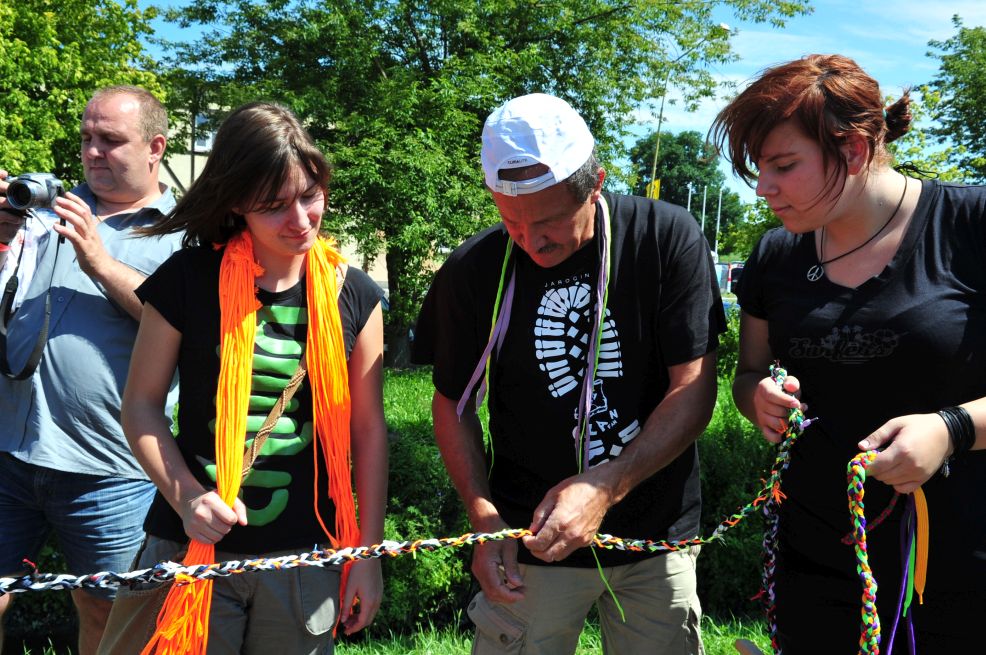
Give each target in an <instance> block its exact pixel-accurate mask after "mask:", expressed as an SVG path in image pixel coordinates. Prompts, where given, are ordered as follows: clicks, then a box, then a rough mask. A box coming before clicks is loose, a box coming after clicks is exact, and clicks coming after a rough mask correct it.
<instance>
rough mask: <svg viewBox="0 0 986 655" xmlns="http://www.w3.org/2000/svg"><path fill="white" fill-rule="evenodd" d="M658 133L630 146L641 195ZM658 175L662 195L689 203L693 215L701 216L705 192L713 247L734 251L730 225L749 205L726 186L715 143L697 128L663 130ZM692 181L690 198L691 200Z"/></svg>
mask: <svg viewBox="0 0 986 655" xmlns="http://www.w3.org/2000/svg"><path fill="white" fill-rule="evenodd" d="M656 139H657V133H656V132H652V133H651V134H649V135H647V136H645V137H644V138H642V139H640V140H638V141H637V143H635V144H634V145H633V146H632V147H631V149H630V164H631V175H632V179H633V180H634V182H633V185H632V187H631V188H632V189H633V191H634V193H636V194H638V195H646V193H645V192H646V189H645V187H646V184H647V183H649V182H650V175H651V167H652V166H653V164H654V148H655V142H656ZM656 170H657V178H658V179H660V180H661V187H660V198H661V200H666V201H668V202H671V203H674V204H676V205H681V206H682V207H690V208H691V212H692V215H694V216H695V218H696V219H698V220H699V221H701V220H702V194H703V191H704V192H705V194H706V202H705V220H704V222H703V225H704V226H705V238H706V239H708V240H709V244H710V245H711V246H712V248H713V249H715V247H716V243H717V242H718V245H719V250H720V251H722V252H732V244H730V243H729V242H728V241H727V240H726V238H725V237H726V234H728V232H729V229H728V228H729V226H731V225H734V224H735V223H737V222H738V221H739V220H741V219H742V217H743V214H744V212H745V211H746V208H745V206H744V204H743V202H742V200H740V197H739V194H737V193H735V192H734V191H729V190H728V189H726V188H725V187H726V176H725V175H724V174H723V172H722V171H721V170H719V156H718V154H717V153H716V151H715V147H713V146H712V144H710V143H708V142H706V140H705V138H704V137H703V136H702V135H701V134H699V133H698V132H695V131H686V132H679V133H678V134H662V135H661V148H660V151H659V152H658V158H657V169H656ZM689 185H690V186H691V199H690V200H689ZM719 189H723V193H722V210H721V216H720V220H719V233H718V234H716V214H717V213H719V211H720V210H719Z"/></svg>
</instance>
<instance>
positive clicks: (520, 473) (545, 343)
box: [413, 194, 724, 567]
mask: <svg viewBox="0 0 986 655" xmlns="http://www.w3.org/2000/svg"><path fill="white" fill-rule="evenodd" d="M604 196H605V199H606V201H607V202H608V203H609V207H610V213H611V217H612V240H613V243H612V250H611V252H612V253H613V261H612V267H611V270H612V273H611V275H612V277H611V281H610V285H609V289H610V290H609V300H608V302H607V307H606V315H605V317H604V319H603V329H602V342H601V346H600V356H599V366H598V369H597V374H596V379H595V384H594V385H593V392H592V394H593V400H592V409H591V414H590V421H589V429H588V439H589V443H588V456H589V461H588V466H590V467H591V466H596V465H598V464H600V463H602V462H605V461H607V460H608V459H611V458H614V457H618V456H619V455H620V453H621V452H622V451H623V449H624V448H626V446H627V445H628V444H630V443H631V442H632V440H633V439H634V438H635V437H636V436H637V435H638V434H639V432H640V430H641V426H642V425H643V423H644V422H645V421H646V420H647V418H648V416H649V415H650V413H651V411H652V410H653V409H654V408H655V407H656V406H657V405H658V403H660V401H661V399H662V398H663V397H664V394H665V393H666V391H667V389H668V386H669V378H668V367H669V366H672V365H675V364H682V363H685V362H688V361H691V360H693V359H695V358H697V357H701V356H703V355H705V354H706V353H708V352H710V351H712V350H714V349H715V348H716V346H717V345H718V334H719V333H720V332H721V331H722V329H723V321H724V319H723V314H722V304H721V301H720V298H719V293H718V288H717V286H716V285H715V283H714V282H713V277H714V276H713V273H712V263H711V259H710V257H709V248H708V244H707V242H706V241H705V238H704V237H703V236H702V235H701V233H700V231H699V229H698V226H697V224H696V221H695V219H694V218H692V217H691V216H690V215H689V214H688V213H687V212H686V211H685V210H684V209H682V208H680V207H675V206H673V205H669V204H667V203H663V202H652V201H649V200H645V199H642V198H635V197H631V196H620V195H613V194H604ZM600 216H601V212H600V211H599V210H598V209H597V224H596V233H597V235H598V234H599V232H600V231H601V230H602V224H601V218H600ZM506 243H507V235H506V232H505V230H504V229H503V227H502V225H497V226H494V227H492V228H490V229H488V230H486V231H484V232H482V233H480V234H478V235H476V236H474V237H472V238H471V239H469V240H468V241H466V242H465V243H464V244H463V245H462V246H460V247H459V248H457V249H456V251H455V252H454V253H453V254H452V255H451V256H450V257H449V260H448V261H447V262H446V264H445V265H444V266H443V267H442V269H441V270H440V271H439V272H438V274H437V275H436V277H435V280H434V282H433V284H432V288H431V290H430V291H429V293H428V296H427V298H426V300H425V303H424V306H423V308H422V311H421V315H420V317H419V319H418V324H417V329H416V334H415V342H414V353H413V358H414V360H415V361H416V362H418V363H433V364H434V373H433V379H434V383H435V387H436V388H437V389H438V391H440V392H441V393H442V394H443V395H445V396H446V397H448V398H451V399H453V400H456V401H457V400H458V399H459V398H460V396H461V395H462V393H463V391H464V390H465V387H466V385H467V384H468V381H469V378H470V376H471V374H472V372H473V370H474V368H475V366H476V363H477V362H478V360H479V358H480V356H481V354H482V351H483V348H484V347H485V346H486V343H487V340H488V338H489V333H490V324H491V318H492V312H493V304H494V300H495V297H496V290H497V285H498V281H499V274H500V270H501V264H502V262H503V256H504V251H505V247H506ZM599 243H600V239H599V238H598V237H596V238H594V239H593V240H592V242H590V243H589V244H587V245H586V246H585V247H583V248H582V249H580V250H578V251H577V252H576V253H575V254H573V255H572V256H571V257H569V258H568V259H567V260H565V261H564V262H562V263H561V264H559V265H557V266H554V267H552V268H549V269H546V268H541V267H539V266H538V265H536V264H535V263H534V262H533V261H532V260H531V259H530V258H529V257H528V256H527V255H526V254H524V253H523V251H522V250H521V249H519V248H514V255H512V259H513V261H514V264H513V265H514V266H515V267H516V275H517V278H516V291H515V297H514V300H513V303H512V306H511V317H510V324H509V326H508V329H507V333H506V338H505V340H504V343H503V345H502V347H501V349H500V350H499V352H498V353H497V354H495V356H494V358H493V364H492V367H491V373H490V389H491V390H490V397H489V408H490V432H491V434H492V437H493V438H492V449H491V452H490V453H489V458H490V460H491V461H492V469H491V472H490V487H491V491H492V494H493V500H494V502H495V504H496V506H497V509H498V510H499V512H500V514H501V515H502V516H503V518H504V520H506V522H507V523H508V524H509V525H511V526H512V527H519V528H526V527H528V526H529V525H530V522H531V517H532V514H533V511H534V509H535V507H536V506H537V505H538V503H540V501H541V500H542V499H543V498H544V495H545V493H546V492H547V491H548V490H549V489H550V488H551V487H552V486H554V485H555V484H557V483H558V482H560V481H561V480H563V479H565V478H568V477H570V476H572V475H576V474H577V473H578V471H579V455H578V453H579V442H578V440H577V438H576V436H575V433H574V431H575V428H576V408H577V404H578V398H579V395H580V393H581V389H582V383H583V376H584V375H585V370H586V352H587V346H588V342H589V339H592V338H594V335H593V334H591V332H592V323H593V309H594V307H595V303H596V300H597V299H596V282H597V276H598V274H599V266H600V264H599V263H600V253H599ZM700 512H701V494H700V488H699V477H698V457H697V452H696V449H695V448H694V446H693V447H690V448H687V449H686V450H685V452H684V453H682V455H681V456H679V457H678V458H677V459H675V460H674V461H673V462H671V463H670V464H669V465H668V466H666V467H665V468H664V469H662V470H661V471H659V472H658V473H656V474H655V475H653V476H652V477H650V478H649V479H647V480H646V481H644V482H643V483H641V484H640V485H639V486H638V487H637V488H636V489H634V490H633V491H632V492H631V493H630V494H628V495H627V497H626V498H624V500H623V501H621V502H620V503H619V504H617V505H616V506H614V507H613V508H611V509H610V511H609V512H608V514H607V516H606V518H605V519H604V521H603V524H602V527H601V531H602V532H605V533H609V534H613V535H615V536H619V537H624V538H647V539H666V538H669V539H675V540H677V539H686V538H690V537H693V536H695V535H696V534H697V531H698V526H699V515H700ZM599 556H600V561H601V562H602V563H603V564H604V565H615V564H623V563H628V562H633V561H638V560H639V558H640V555H639V554H629V553H621V552H618V551H605V550H604V551H600V552H599ZM520 559H521V561H522V562H525V563H530V564H543V562H542V561H541V560H537V559H535V558H533V557H532V556H531V555H530V554H529V553H528V552H527V551H526V549H523V548H521V549H520ZM561 564H562V565H565V566H583V567H585V566H594V565H595V560H594V559H593V557H592V554H591V553H590V552H589V549H587V548H586V549H580V550H579V551H577V552H575V553H573V554H572V555H571V556H570V557H569V558H567V559H566V560H565V561H564V562H562V563H561Z"/></svg>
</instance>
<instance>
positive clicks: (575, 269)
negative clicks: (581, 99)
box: [414, 94, 724, 655]
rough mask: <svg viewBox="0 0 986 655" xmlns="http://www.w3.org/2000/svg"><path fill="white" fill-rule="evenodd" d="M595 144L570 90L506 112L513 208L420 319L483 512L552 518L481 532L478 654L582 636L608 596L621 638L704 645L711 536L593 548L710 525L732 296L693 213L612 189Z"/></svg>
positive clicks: (504, 203)
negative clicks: (702, 548)
mask: <svg viewBox="0 0 986 655" xmlns="http://www.w3.org/2000/svg"><path fill="white" fill-rule="evenodd" d="M594 146H595V142H594V140H593V137H592V134H591V133H590V132H589V129H588V127H587V126H586V124H585V121H584V120H583V119H582V117H581V116H579V114H578V113H577V112H576V111H575V110H574V109H572V107H571V106H569V105H568V104H567V103H566V102H564V101H563V100H560V99H558V98H554V97H552V96H548V95H544V94H532V95H527V96H522V97H519V98H515V99H513V100H510V101H509V102H507V103H505V104H504V105H502V106H501V107H499V108H497V109H496V110H494V111H493V113H492V114H490V116H489V118H488V119H487V121H486V125H485V126H484V128H483V147H482V163H483V172H484V174H485V177H486V185H487V186H488V187H489V189H490V191H491V192H492V195H493V201H494V202H495V203H496V206H497V208H498V209H499V212H500V216H501V218H502V220H503V222H502V223H501V224H498V225H496V226H494V227H492V228H489V229H487V230H484V231H483V232H481V233H479V234H477V235H475V236H473V237H472V238H470V239H468V240H467V241H466V242H465V243H463V244H462V245H461V246H460V247H459V248H457V249H456V250H455V252H453V253H452V255H451V256H450V257H449V259H448V261H447V262H446V263H445V265H443V266H442V268H441V270H440V271H439V272H438V274H437V275H436V276H435V280H434V283H433V284H432V288H431V290H430V291H429V293H428V296H427V298H426V299H425V303H424V306H423V307H422V311H421V316H420V317H419V320H418V326H417V331H416V338H415V344H414V348H415V350H414V359H415V360H416V361H417V362H419V363H431V364H433V365H434V373H433V381H434V384H435V396H434V401H433V404H432V413H433V416H434V422H435V434H436V438H437V440H438V445H439V448H440V450H441V452H442V456H443V458H444V460H445V465H446V467H447V468H448V471H449V475H450V476H451V478H452V481H453V483H454V484H455V486H456V489H457V490H458V492H459V494H460V496H461V497H462V499H463V502H464V503H465V506H466V511H467V512H468V515H469V519H470V521H471V522H472V526H473V529H474V530H476V531H479V532H495V531H498V530H501V529H504V528H508V527H510V528H529V529H530V530H531V532H532V533H533V534H534V536H530V537H525V538H524V539H523V547H519V546H518V543H517V542H516V541H514V540H507V541H494V542H488V543H486V544H483V545H479V546H476V548H475V550H474V553H473V564H472V570H473V573H474V574H475V575H476V577H477V579H478V580H479V583H480V585H481V586H482V591H481V592H480V593H479V594H477V596H476V597H475V598H474V599H473V601H472V602H471V603H470V605H469V615H470V617H471V618H472V619H473V621H474V622H475V624H476V627H477V631H476V639H475V641H474V645H473V652H474V653H480V654H485V653H525V654H551V655H558V654H563V653H572V652H574V651H575V648H576V644H577V641H578V636H579V633H580V632H581V630H582V626H583V624H584V621H585V617H586V615H587V613H588V611H589V609H590V608H591V606H592V605H593V604H596V605H597V607H598V610H599V616H600V622H601V625H602V631H603V646H604V650H605V651H606V652H609V653H639V652H644V651H646V652H653V653H675V654H677V653H681V654H685V653H689V654H692V653H700V652H702V645H701V639H700V636H699V631H698V628H699V625H698V624H699V619H700V616H701V609H700V607H699V602H698V597H697V595H696V593H695V557H696V556H697V548H695V549H690V550H688V549H686V550H683V551H679V552H672V553H661V554H656V555H655V554H650V555H644V554H639V553H627V552H622V551H613V550H601V549H595V548H587V547H586V546H588V545H589V544H590V542H591V540H592V538H593V536H594V535H595V534H596V533H598V532H602V533H607V534H613V535H616V536H619V537H625V538H647V539H653V540H662V539H670V540H682V539H689V538H691V537H694V536H696V534H697V532H698V526H699V515H700V512H701V499H700V490H699V476H698V458H697V454H696V448H695V443H694V442H695V439H696V438H697V437H698V436H699V435H700V434H701V432H702V430H703V429H704V428H705V426H706V424H707V423H708V420H709V418H710V416H711V413H712V408H713V406H714V404H715V394H716V374H715V349H716V347H717V345H718V334H719V333H720V332H721V331H722V330H723V327H724V317H723V313H722V304H721V301H720V298H719V293H718V287H717V285H716V284H715V282H714V275H713V264H712V261H711V258H710V256H709V247H708V244H707V243H706V240H705V238H704V237H703V236H702V234H701V232H700V231H699V229H698V226H697V224H696V222H695V220H694V218H692V217H691V216H690V215H689V214H688V213H687V212H686V211H685V210H684V209H682V208H680V207H676V206H674V205H669V204H667V203H664V202H658V201H652V200H645V199H643V198H636V197H631V196H621V195H616V194H610V193H603V191H602V185H603V180H604V178H605V176H606V174H605V171H604V170H603V169H602V168H601V167H600V166H599V163H598V162H597V160H596V157H595V154H594ZM491 326H492V329H491ZM487 384H488V387H489V394H490V396H489V410H490V448H489V450H488V451H486V452H484V447H483V429H482V426H481V424H480V422H479V419H478V417H477V415H476V406H477V404H478V403H477V401H479V402H481V400H482V395H483V393H484V392H485V391H486V387H487ZM598 567H601V573H600V568H598ZM607 585H608V586H609V588H611V590H612V591H608V590H607Z"/></svg>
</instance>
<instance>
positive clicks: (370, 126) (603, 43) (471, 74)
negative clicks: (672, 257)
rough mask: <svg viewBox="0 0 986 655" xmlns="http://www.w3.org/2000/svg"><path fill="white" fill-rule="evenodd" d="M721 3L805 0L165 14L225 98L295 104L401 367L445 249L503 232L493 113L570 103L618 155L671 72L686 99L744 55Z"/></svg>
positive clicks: (758, 16)
mask: <svg viewBox="0 0 986 655" xmlns="http://www.w3.org/2000/svg"><path fill="white" fill-rule="evenodd" d="M717 5H725V6H728V7H731V8H732V9H733V10H734V11H735V12H736V13H737V15H738V16H740V17H741V18H743V19H744V20H755V21H771V22H774V23H778V22H781V21H782V20H783V19H784V18H785V17H788V16H792V15H794V14H796V13H799V12H804V11H806V9H807V0H788V1H784V2H776V1H773V0H721V1H720V2H704V1H699V0H685V1H683V2H675V3H666V2H661V1H657V0H631V1H626V2H614V1H612V0H557V1H555V2H550V3H532V2H528V1H527V0H500V1H498V2H468V1H466V0H430V1H427V2H411V1H409V0H375V1H374V0H358V1H357V0H329V1H326V2H320V3H319V2H314V0H271V1H270V2H257V1H255V0H230V1H221V0H194V1H193V2H192V4H191V5H190V6H189V7H187V8H184V9H180V10H174V11H172V12H170V14H169V16H170V18H171V19H173V20H175V21H177V22H178V23H179V24H181V25H186V26H187V25H192V24H201V25H203V26H206V29H207V33H206V35H205V36H204V37H202V38H198V39H197V40H196V41H195V42H194V43H185V44H179V45H177V46H176V47H175V49H174V54H175V55H176V58H177V60H181V61H186V62H188V61H194V62H198V63H199V65H200V66H201V70H210V69H211V70H215V71H218V73H217V78H218V79H217V82H218V88H219V90H220V91H219V98H218V100H217V104H219V105H221V106H225V107H229V106H232V105H234V104H236V103H237V102H239V101H241V100H243V99H247V98H256V97H268V98H273V99H277V100H280V101H282V102H285V103H287V104H289V105H290V106H291V107H293V108H294V109H295V110H296V111H297V112H298V113H299V114H300V115H301V116H303V117H304V119H305V120H306V122H307V124H308V126H309V129H310V130H311V132H312V134H313V136H315V138H316V139H317V140H318V141H319V142H320V143H321V144H322V145H323V146H324V147H325V148H326V150H327V151H328V152H329V153H330V154H331V155H332V157H333V159H334V161H335V163H336V167H337V172H336V176H335V179H334V180H333V184H332V188H333V191H332V199H331V204H332V207H333V214H332V215H331V217H330V221H329V222H330V225H331V226H332V227H333V228H334V229H335V230H337V231H340V230H341V231H344V232H346V233H348V234H351V235H353V236H355V238H356V240H357V242H358V246H359V248H360V250H361V251H362V252H364V253H366V254H372V253H375V252H378V251H379V250H381V249H383V250H384V251H385V252H386V257H387V268H388V275H389V287H390V288H389V291H390V301H391V304H390V306H391V311H390V312H389V313H388V317H387V318H388V320H387V333H388V343H389V348H390V351H389V354H390V355H391V358H390V361H391V363H396V364H401V363H403V361H405V360H404V357H403V356H404V355H405V354H406V351H405V348H403V347H402V337H403V336H404V335H406V334H407V329H408V326H409V325H410V324H411V322H412V321H413V319H414V317H415V315H416V313H417V309H418V306H419V303H420V299H421V297H422V295H423V294H424V291H425V289H426V288H427V285H428V283H429V281H430V278H431V272H432V270H433V269H434V268H435V266H436V265H437V263H438V262H437V261H436V260H435V259H436V253H438V252H442V251H443V250H444V249H445V248H448V247H452V246H454V245H456V244H458V243H459V242H460V241H461V240H462V239H463V238H464V237H465V236H466V235H468V234H470V233H472V232H474V231H476V230H477V229H478V228H480V227H482V226H484V225H489V224H491V223H492V222H494V221H496V220H497V215H496V213H495V209H494V207H493V205H492V203H491V201H490V199H489V197H488V195H487V193H486V192H485V190H484V188H483V182H482V176H481V174H480V171H479V162H478V159H479V158H478V153H479V146H480V140H479V135H480V130H481V126H482V121H483V120H484V118H485V117H486V115H487V114H488V113H489V111H490V110H491V109H492V108H493V107H495V106H496V105H497V104H499V103H500V102H502V101H503V100H505V99H507V98H509V97H512V96H515V95H519V94H522V93H527V92H533V91H544V92H548V93H553V94H556V95H558V96H561V97H564V98H565V99H567V100H569V101H570V102H572V104H573V105H574V106H575V107H576V108H577V109H578V110H580V111H581V112H582V114H583V115H584V116H585V118H586V120H587V122H588V123H589V126H590V128H591V129H592V130H593V133H594V134H595V136H596V138H597V140H598V142H599V153H600V156H601V158H602V160H603V161H615V160H617V159H618V157H619V155H621V154H622V152H621V149H622V148H623V146H622V145H621V144H622V139H623V136H624V130H625V127H626V125H627V123H628V121H629V116H630V115H631V111H632V110H633V109H635V108H636V107H638V106H639V105H640V104H641V103H642V102H643V101H644V100H645V99H647V98H649V97H651V96H653V95H657V94H659V92H657V93H656V92H655V89H660V88H661V87H660V82H661V81H663V80H665V79H668V77H669V74H670V73H673V74H674V78H675V83H676V85H677V86H678V87H679V88H684V89H685V90H686V100H687V99H694V98H697V97H701V96H708V95H711V94H712V93H713V90H714V88H715V84H714V81H713V79H712V77H711V75H710V74H709V73H708V70H707V68H706V66H705V65H706V64H709V63H716V62H725V61H729V60H730V59H732V58H733V57H734V55H732V53H731V51H730V48H729V42H728V34H727V33H726V32H725V31H723V30H722V29H721V28H719V27H718V24H717V22H716V21H714V20H713V17H712V12H713V9H714V8H715V7H716V6H717ZM679 53H687V56H684V57H683V56H681V55H680V54H679ZM671 66H673V69H671V68H669V67H671Z"/></svg>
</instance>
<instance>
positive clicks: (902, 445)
mask: <svg viewBox="0 0 986 655" xmlns="http://www.w3.org/2000/svg"><path fill="white" fill-rule="evenodd" d="M884 447H885V449H884V450H883V451H881V452H880V454H879V455H877V458H876V460H874V462H873V463H872V464H870V466H869V469H868V470H867V473H868V474H869V475H870V476H871V477H874V478H876V479H877V480H879V481H881V482H883V483H885V484H888V485H890V486H892V487H893V488H894V489H895V490H896V491H898V492H900V493H902V494H909V493H911V492H913V491H914V490H915V489H917V488H918V487H920V486H921V485H922V484H924V483H925V481H927V480H928V479H929V478H930V477H931V476H932V475H934V474H935V473H936V472H937V471H938V470H939V469H940V468H941V465H942V462H944V461H945V458H946V457H948V456H949V455H950V454H951V453H952V440H951V439H950V438H949V436H948V428H947V427H946V426H945V421H944V420H943V419H942V418H941V417H940V416H938V414H911V415H909V416H899V417H897V418H893V419H890V420H889V421H887V422H886V423H884V424H883V425H881V426H880V427H879V428H878V429H877V430H876V431H874V432H873V433H872V434H870V435H869V436H867V437H866V438H865V439H863V440H862V441H860V442H859V449H860V450H864V451H865V450H877V449H880V448H884Z"/></svg>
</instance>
